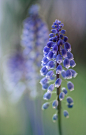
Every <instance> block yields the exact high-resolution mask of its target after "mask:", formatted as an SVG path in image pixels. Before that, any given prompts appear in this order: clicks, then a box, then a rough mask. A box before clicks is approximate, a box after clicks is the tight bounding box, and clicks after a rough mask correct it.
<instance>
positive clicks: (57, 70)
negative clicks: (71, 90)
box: [56, 65, 62, 74]
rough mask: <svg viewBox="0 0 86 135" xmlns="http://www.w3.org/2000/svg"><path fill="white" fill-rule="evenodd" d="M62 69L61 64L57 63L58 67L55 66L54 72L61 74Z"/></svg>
mask: <svg viewBox="0 0 86 135" xmlns="http://www.w3.org/2000/svg"><path fill="white" fill-rule="evenodd" d="M61 71H62V66H61V65H58V67H57V68H56V74H61Z"/></svg>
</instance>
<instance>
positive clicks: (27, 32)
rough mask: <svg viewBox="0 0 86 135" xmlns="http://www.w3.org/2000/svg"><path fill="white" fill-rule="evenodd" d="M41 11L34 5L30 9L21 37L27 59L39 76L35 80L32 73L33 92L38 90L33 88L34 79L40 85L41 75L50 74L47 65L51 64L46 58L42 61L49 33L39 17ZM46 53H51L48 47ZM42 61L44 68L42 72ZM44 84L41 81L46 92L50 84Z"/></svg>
mask: <svg viewBox="0 0 86 135" xmlns="http://www.w3.org/2000/svg"><path fill="white" fill-rule="evenodd" d="M39 9H40V7H39V5H37V4H35V5H32V6H31V7H30V8H29V10H28V17H27V18H26V19H25V20H24V22H23V30H22V36H21V45H22V46H23V47H24V51H23V54H24V56H25V57H27V59H28V61H29V65H31V68H34V70H35V72H36V75H37V76H36V77H35V78H34V76H33V74H34V73H33V72H31V78H32V81H31V82H30V83H29V82H28V85H30V88H29V89H30V90H31V91H33V89H36V87H34V88H33V87H32V86H31V84H32V85H33V79H34V82H35V83H36V85H38V82H39V78H41V77H40V73H41V75H42V76H45V75H46V74H47V72H48V69H47V68H46V67H45V64H46V63H48V62H49V60H48V59H47V58H46V57H44V58H43V59H42V55H43V48H44V46H45V44H46V43H47V41H48V34H49V31H48V27H47V25H46V23H45V22H44V21H43V20H42V18H41V17H40V15H39ZM44 51H45V53H47V51H49V49H48V47H47V48H45V50H44ZM41 59H42V65H43V68H42V69H41V70H40V66H41ZM31 63H32V64H31ZM50 64H51V63H50ZM50 64H49V65H50ZM39 71H40V73H39ZM44 82H45V80H42V81H41V83H42V84H43V89H44V90H45V89H46V88H47V87H48V84H45V83H44ZM33 86H34V85H33Z"/></svg>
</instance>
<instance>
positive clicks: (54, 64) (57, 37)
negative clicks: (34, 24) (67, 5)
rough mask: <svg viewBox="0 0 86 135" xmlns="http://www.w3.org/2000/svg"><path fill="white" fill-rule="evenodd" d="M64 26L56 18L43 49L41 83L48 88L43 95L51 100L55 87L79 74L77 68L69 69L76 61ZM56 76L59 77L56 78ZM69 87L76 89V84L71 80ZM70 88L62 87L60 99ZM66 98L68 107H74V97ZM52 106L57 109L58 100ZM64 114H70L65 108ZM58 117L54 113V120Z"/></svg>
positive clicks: (45, 88) (44, 105) (45, 104)
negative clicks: (63, 80)
mask: <svg viewBox="0 0 86 135" xmlns="http://www.w3.org/2000/svg"><path fill="white" fill-rule="evenodd" d="M63 26H64V25H63V24H62V23H61V21H59V20H55V22H54V23H53V25H52V29H51V33H50V34H49V37H50V38H49V42H48V43H47V45H46V46H45V47H44V49H43V53H44V57H43V59H42V64H41V65H42V68H41V70H40V73H41V75H42V76H45V77H44V78H42V79H41V81H40V83H41V85H42V89H43V90H47V92H46V93H45V94H44V96H43V99H44V100H49V99H50V98H51V96H52V94H53V93H55V91H54V90H55V87H56V88H59V87H61V83H62V79H72V78H73V77H76V75H77V73H76V71H75V70H73V69H69V68H70V67H72V68H73V67H75V66H76V63H75V61H74V57H73V54H72V53H71V45H70V44H69V43H68V37H67V36H64V34H65V32H66V31H65V30H64V29H62V27H63ZM56 76H59V77H58V78H56ZM55 78H56V81H55ZM52 82H53V83H52ZM67 88H68V90H69V91H73V90H74V85H73V83H72V82H71V81H68V82H67ZM68 90H67V89H66V88H65V87H62V88H61V93H60V94H59V100H60V101H62V100H63V99H64V97H65V95H67V94H68ZM66 100H67V106H68V108H72V107H73V99H72V98H71V97H67V98H66ZM50 103H51V102H46V103H44V104H43V106H42V109H47V108H48V107H49V105H50ZM52 107H53V108H56V109H57V107H58V100H54V101H53V103H52ZM64 116H65V117H68V116H69V114H68V112H67V111H66V110H64ZM57 117H58V116H57V114H54V115H53V120H54V121H55V120H56V119H57Z"/></svg>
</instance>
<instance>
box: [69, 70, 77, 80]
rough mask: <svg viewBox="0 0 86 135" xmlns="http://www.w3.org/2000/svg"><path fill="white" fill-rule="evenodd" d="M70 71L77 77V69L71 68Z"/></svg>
mask: <svg viewBox="0 0 86 135" xmlns="http://www.w3.org/2000/svg"><path fill="white" fill-rule="evenodd" d="M70 71H71V72H72V77H74V78H75V77H76V76H77V73H76V71H75V70H73V69H70Z"/></svg>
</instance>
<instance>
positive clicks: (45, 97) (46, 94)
mask: <svg viewBox="0 0 86 135" xmlns="http://www.w3.org/2000/svg"><path fill="white" fill-rule="evenodd" d="M50 98H51V92H46V93H45V94H44V96H43V99H45V100H49V99H50Z"/></svg>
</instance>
